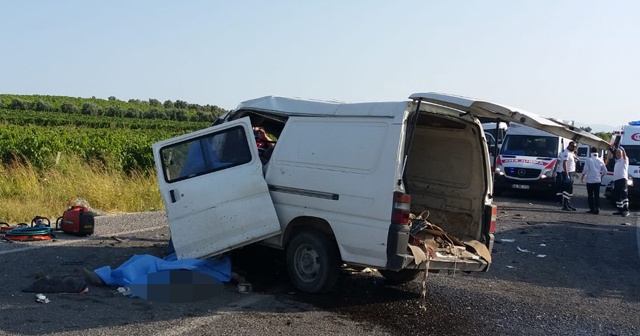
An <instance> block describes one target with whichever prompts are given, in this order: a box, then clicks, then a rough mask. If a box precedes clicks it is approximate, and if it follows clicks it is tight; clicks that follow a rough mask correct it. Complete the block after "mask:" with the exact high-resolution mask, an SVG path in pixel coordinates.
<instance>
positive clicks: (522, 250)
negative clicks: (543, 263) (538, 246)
mask: <svg viewBox="0 0 640 336" xmlns="http://www.w3.org/2000/svg"><path fill="white" fill-rule="evenodd" d="M518 251H520V252H522V253H532V252H531V251H529V250H527V249H523V248H520V246H518Z"/></svg>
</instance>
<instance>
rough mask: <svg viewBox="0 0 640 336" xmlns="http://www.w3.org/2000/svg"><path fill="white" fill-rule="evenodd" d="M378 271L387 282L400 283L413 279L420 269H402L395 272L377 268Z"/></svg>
mask: <svg viewBox="0 0 640 336" xmlns="http://www.w3.org/2000/svg"><path fill="white" fill-rule="evenodd" d="M378 272H380V274H382V276H383V277H384V278H385V279H387V281H388V282H389V283H391V284H394V285H401V284H404V283H407V282H411V281H413V280H414V279H415V278H417V277H418V275H419V274H420V272H422V271H421V270H418V269H403V270H399V271H397V272H395V271H390V270H379V271H378Z"/></svg>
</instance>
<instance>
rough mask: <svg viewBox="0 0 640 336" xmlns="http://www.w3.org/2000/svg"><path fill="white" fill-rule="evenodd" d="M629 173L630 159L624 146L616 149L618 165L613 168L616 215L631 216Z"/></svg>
mask: <svg viewBox="0 0 640 336" xmlns="http://www.w3.org/2000/svg"><path fill="white" fill-rule="evenodd" d="M628 173H629V158H628V157H627V152H626V151H625V150H624V148H623V147H622V146H620V147H618V148H617V149H616V164H615V166H613V194H614V195H615V199H616V207H617V208H618V211H616V212H614V213H613V214H614V215H621V216H622V217H627V216H629V192H628V190H627V177H628Z"/></svg>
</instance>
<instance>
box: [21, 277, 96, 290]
mask: <svg viewBox="0 0 640 336" xmlns="http://www.w3.org/2000/svg"><path fill="white" fill-rule="evenodd" d="M86 290H87V283H86V282H85V281H84V280H83V279H82V278H79V277H70V276H65V277H50V276H46V277H44V278H40V279H38V280H36V281H35V282H33V283H32V284H31V285H29V286H28V287H27V288H25V289H23V290H22V291H23V292H30V293H83V292H85V291H86Z"/></svg>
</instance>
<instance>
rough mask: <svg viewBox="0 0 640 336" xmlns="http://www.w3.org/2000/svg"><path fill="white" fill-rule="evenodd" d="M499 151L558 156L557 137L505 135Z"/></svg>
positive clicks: (503, 152) (522, 154) (537, 155)
mask: <svg viewBox="0 0 640 336" xmlns="http://www.w3.org/2000/svg"><path fill="white" fill-rule="evenodd" d="M500 153H501V154H503V155H521V156H536V157H551V158H555V157H557V156H558V138H556V137H548V136H537V135H507V137H506V138H505V139H504V143H503V144H502V148H501V150H500Z"/></svg>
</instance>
